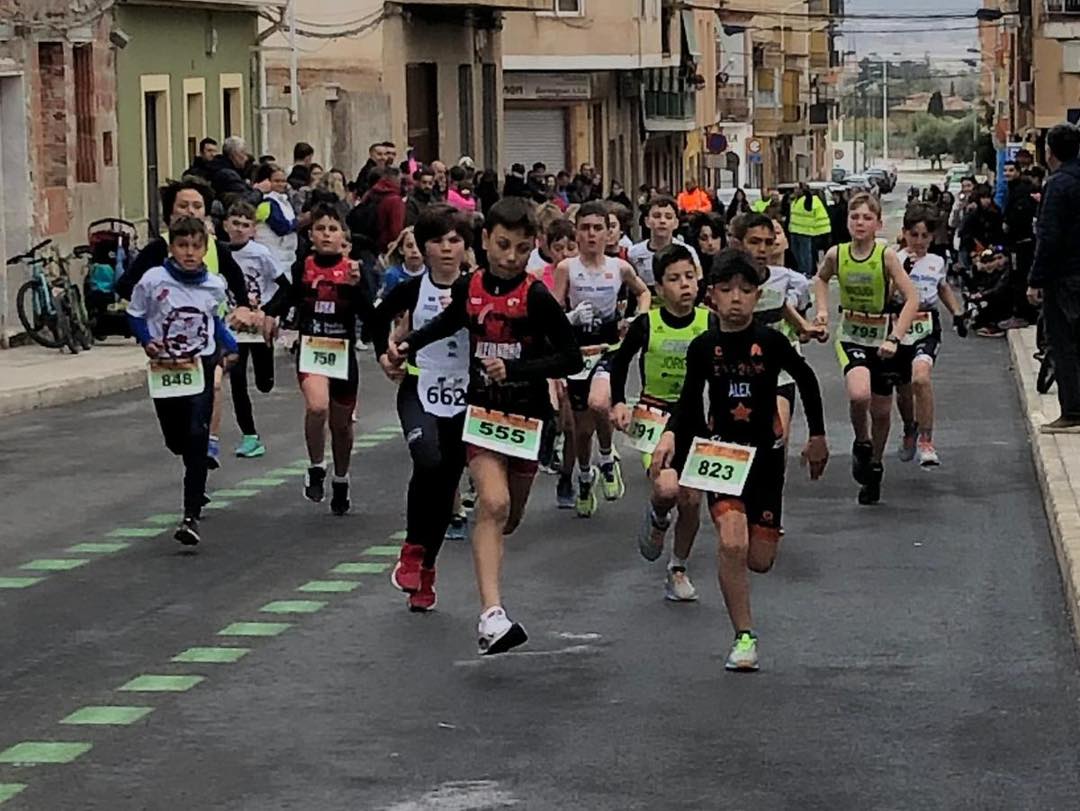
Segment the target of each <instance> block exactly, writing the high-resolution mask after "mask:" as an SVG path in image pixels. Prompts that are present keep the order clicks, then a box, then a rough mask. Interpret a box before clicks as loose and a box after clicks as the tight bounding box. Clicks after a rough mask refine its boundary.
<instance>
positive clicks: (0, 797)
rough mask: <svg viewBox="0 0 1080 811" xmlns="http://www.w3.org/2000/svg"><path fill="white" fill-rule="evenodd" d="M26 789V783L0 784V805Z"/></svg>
mask: <svg viewBox="0 0 1080 811" xmlns="http://www.w3.org/2000/svg"><path fill="white" fill-rule="evenodd" d="M25 788H26V783H0V803H4V802H7V801H8V800H10V799H11V798H12V797H14V796H15V795H16V794H18V793H20V792H21V791H23V790H24V789H25Z"/></svg>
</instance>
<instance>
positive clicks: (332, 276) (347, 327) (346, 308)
mask: <svg viewBox="0 0 1080 811" xmlns="http://www.w3.org/2000/svg"><path fill="white" fill-rule="evenodd" d="M292 299H293V301H292V303H293V305H294V306H295V307H296V328H297V330H299V332H300V334H301V335H313V336H316V335H317V336H326V337H329V338H346V339H348V340H350V341H354V340H356V319H357V318H358V317H360V318H363V317H364V316H365V314H369V313H370V311H371V302H370V299H369V297H368V293H367V289H366V287H365V286H364V284H363V282H361V281H357V280H356V271H355V269H354V264H353V263H352V262H351V261H350V260H349V259H348V257H345V256H340V255H336V254H335V255H320V254H312V255H311V256H308V257H306V258H304V259H301V260H298V261H297V262H296V264H294V265H293V284H292Z"/></svg>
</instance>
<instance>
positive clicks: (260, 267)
mask: <svg viewBox="0 0 1080 811" xmlns="http://www.w3.org/2000/svg"><path fill="white" fill-rule="evenodd" d="M232 255H233V259H235V260H236V264H238V265H239V266H240V270H242V271H243V272H244V281H245V282H246V283H247V291H248V299H249V302H250V304H251V306H252V307H262V306H263V305H265V304H266V303H267V302H268V301H270V299H272V298H273V297H274V294H275V293H276V292H277V289H278V283H277V278H278V276H281V275H283V273H282V271H281V270H280V269H279V268H278V265H277V262H276V261H274V256H273V254H272V253H271V251H270V249H269V248H267V247H266V246H265V245H262V244H260V243H258V242H255V241H254V240H252V241H250V242H248V243H247V244H246V245H244V247H242V248H237V249H236V250H234V251H233V252H232Z"/></svg>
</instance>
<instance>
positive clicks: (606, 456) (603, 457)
mask: <svg viewBox="0 0 1080 811" xmlns="http://www.w3.org/2000/svg"><path fill="white" fill-rule="evenodd" d="M614 461H615V457H614V456H613V455H612V453H611V448H608V449H607V450H606V451H605V450H604V449H603V448H601V449H600V464H601V465H610V464H611V463H613V462H614Z"/></svg>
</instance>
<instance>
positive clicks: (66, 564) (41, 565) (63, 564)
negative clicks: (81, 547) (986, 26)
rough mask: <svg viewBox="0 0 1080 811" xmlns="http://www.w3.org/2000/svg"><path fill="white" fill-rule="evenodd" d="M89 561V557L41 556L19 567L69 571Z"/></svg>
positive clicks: (36, 569)
mask: <svg viewBox="0 0 1080 811" xmlns="http://www.w3.org/2000/svg"><path fill="white" fill-rule="evenodd" d="M89 562H90V561H89V560H88V559H87V558H39V559H38V560H32V561H30V562H29V563H24V564H23V565H22V566H20V567H19V568H20V569H26V570H27V571H30V572H68V571H71V570H72V569H78V568H79V567H80V566H84V565H85V564H87V563H89Z"/></svg>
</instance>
